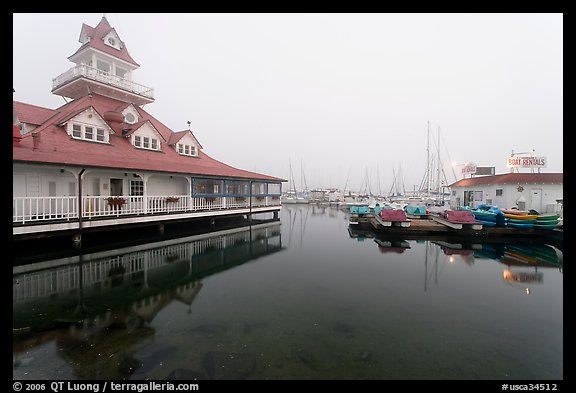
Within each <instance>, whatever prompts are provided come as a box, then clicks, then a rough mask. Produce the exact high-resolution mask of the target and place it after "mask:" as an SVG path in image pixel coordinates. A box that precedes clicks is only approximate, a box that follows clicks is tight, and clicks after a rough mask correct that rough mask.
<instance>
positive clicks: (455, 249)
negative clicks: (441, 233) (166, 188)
mask: <svg viewBox="0 0 576 393" xmlns="http://www.w3.org/2000/svg"><path fill="white" fill-rule="evenodd" d="M432 243H435V244H437V245H439V246H440V248H441V249H442V251H443V252H444V255H472V254H473V253H474V251H475V250H481V249H482V245H481V244H465V243H451V242H446V241H441V240H436V241H433V242H432Z"/></svg>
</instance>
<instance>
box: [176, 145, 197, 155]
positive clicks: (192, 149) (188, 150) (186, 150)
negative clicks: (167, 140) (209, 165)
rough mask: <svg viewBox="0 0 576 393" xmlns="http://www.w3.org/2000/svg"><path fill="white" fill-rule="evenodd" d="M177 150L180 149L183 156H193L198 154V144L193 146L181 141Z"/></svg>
mask: <svg viewBox="0 0 576 393" xmlns="http://www.w3.org/2000/svg"><path fill="white" fill-rule="evenodd" d="M177 150H178V154H181V155H183V156H192V157H195V156H196V146H191V145H186V144H184V143H179V144H178V147H177Z"/></svg>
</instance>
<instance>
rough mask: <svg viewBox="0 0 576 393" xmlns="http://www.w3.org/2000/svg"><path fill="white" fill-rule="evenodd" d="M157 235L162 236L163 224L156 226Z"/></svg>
mask: <svg viewBox="0 0 576 393" xmlns="http://www.w3.org/2000/svg"><path fill="white" fill-rule="evenodd" d="M158 233H159V234H160V235H163V234H164V224H158Z"/></svg>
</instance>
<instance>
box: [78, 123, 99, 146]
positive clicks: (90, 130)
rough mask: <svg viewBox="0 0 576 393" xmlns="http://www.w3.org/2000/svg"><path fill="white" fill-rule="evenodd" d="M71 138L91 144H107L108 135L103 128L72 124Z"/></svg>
mask: <svg viewBox="0 0 576 393" xmlns="http://www.w3.org/2000/svg"><path fill="white" fill-rule="evenodd" d="M72 138H74V139H82V140H86V141H92V142H100V143H108V133H107V132H106V130H105V129H104V128H94V127H92V126H87V125H84V124H78V123H74V124H72Z"/></svg>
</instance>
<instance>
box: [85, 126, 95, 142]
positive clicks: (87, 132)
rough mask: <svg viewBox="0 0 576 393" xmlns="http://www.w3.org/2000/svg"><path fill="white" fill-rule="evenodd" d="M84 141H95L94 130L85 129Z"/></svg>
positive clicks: (90, 128)
mask: <svg viewBox="0 0 576 393" xmlns="http://www.w3.org/2000/svg"><path fill="white" fill-rule="evenodd" d="M84 139H88V140H90V141H91V140H93V139H94V128H92V127H84Z"/></svg>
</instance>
